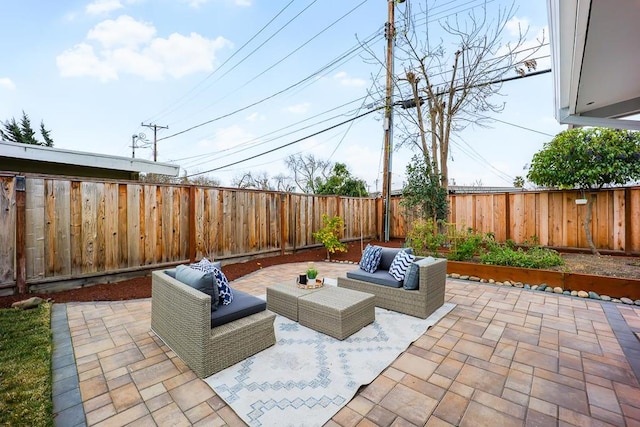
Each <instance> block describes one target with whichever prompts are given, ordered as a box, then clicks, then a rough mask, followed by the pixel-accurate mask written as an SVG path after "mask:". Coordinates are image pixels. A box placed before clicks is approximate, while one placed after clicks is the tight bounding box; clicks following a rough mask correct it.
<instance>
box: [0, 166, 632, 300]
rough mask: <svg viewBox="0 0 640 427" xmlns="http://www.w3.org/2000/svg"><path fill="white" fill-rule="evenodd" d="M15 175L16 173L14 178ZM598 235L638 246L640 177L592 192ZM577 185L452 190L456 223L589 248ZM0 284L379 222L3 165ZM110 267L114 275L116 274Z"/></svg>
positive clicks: (230, 194)
mask: <svg viewBox="0 0 640 427" xmlns="http://www.w3.org/2000/svg"><path fill="white" fill-rule="evenodd" d="M22 183H24V184H22ZM592 196H593V197H594V198H595V202H594V208H593V225H592V232H593V238H594V241H595V243H596V246H597V247H598V248H599V249H602V250H611V251H616V252H620V253H627V254H640V187H632V188H623V189H610V190H602V191H599V192H597V193H594V194H592ZM579 197H580V194H579V193H578V192H576V191H564V192H563V191H544V192H534V191H525V192H521V193H499V194H496V193H494V194H464V195H459V194H455V195H451V196H450V218H449V221H450V222H452V223H454V224H455V225H456V226H457V227H458V228H461V227H465V228H466V227H471V228H473V229H475V230H477V231H480V232H493V233H495V236H496V239H497V240H498V241H506V240H507V239H512V240H514V241H515V242H516V243H524V242H525V241H526V240H530V239H531V237H533V236H537V238H538V239H539V242H540V243H541V244H542V245H545V246H553V247H564V248H587V247H588V245H587V243H586V241H585V237H584V232H583V230H582V223H583V221H584V215H585V207H584V206H582V205H576V203H575V199H576V198H579ZM0 212H2V214H1V215H2V221H0V295H3V294H10V293H13V292H14V290H15V288H16V287H17V288H18V289H25V288H26V286H27V285H28V286H29V288H30V289H32V290H54V289H56V286H57V285H56V284H57V283H59V282H64V281H75V282H76V283H77V284H78V285H82V284H84V283H89V282H91V281H92V280H91V278H95V277H100V278H102V280H104V277H105V276H109V275H111V276H117V275H118V274H122V273H131V272H134V271H138V270H147V269H153V268H160V267H162V266H166V265H171V264H177V263H181V262H186V261H187V260H195V259H199V258H201V257H202V256H207V257H211V258H215V259H231V258H242V257H248V256H255V255H264V254H269V253H285V252H287V251H292V250H296V249H301V248H308V247H311V246H314V245H317V244H318V243H317V242H316V241H315V240H314V239H313V237H312V233H313V232H314V231H316V230H318V229H319V228H320V227H321V226H322V215H323V214H325V213H326V214H328V215H329V216H334V215H339V216H341V217H342V218H343V219H344V220H345V225H346V229H345V232H344V234H343V236H342V239H343V240H355V239H359V238H361V237H363V238H365V239H371V238H377V237H378V236H380V235H381V234H382V212H383V207H382V201H381V199H379V198H378V199H374V198H349V197H336V196H315V195H306V194H289V193H278V192H265V191H253V190H240V189H230V188H211V187H198V186H184V185H168V184H148V183H140V182H134V181H128V182H117V181H107V180H91V179H84V178H82V179H76V178H61V177H38V176H27V177H26V178H18V177H16V176H14V175H13V174H8V175H3V176H0ZM391 212H392V218H391V232H390V235H391V237H393V238H404V237H405V236H406V232H407V228H408V227H409V226H410V223H411V219H407V217H406V216H405V215H404V210H403V208H402V207H401V206H400V199H399V198H395V197H394V198H393V199H392V204H391ZM114 278H115V277H114Z"/></svg>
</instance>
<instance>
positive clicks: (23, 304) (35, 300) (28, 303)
mask: <svg viewBox="0 0 640 427" xmlns="http://www.w3.org/2000/svg"><path fill="white" fill-rule="evenodd" d="M43 302H44V300H43V299H42V298H40V297H31V298H29V299H25V300H22V301H16V302H14V303H13V304H11V307H12V308H21V309H23V310H28V309H30V308H36V307H37V306H39V305H40V304H42V303H43Z"/></svg>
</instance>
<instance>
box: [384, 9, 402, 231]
mask: <svg viewBox="0 0 640 427" xmlns="http://www.w3.org/2000/svg"><path fill="white" fill-rule="evenodd" d="M396 1H397V2H398V3H404V1H405V0H388V1H387V7H388V12H389V20H388V22H387V23H386V24H385V30H386V31H385V33H386V36H387V85H386V86H387V88H386V89H387V94H386V98H385V110H384V125H383V127H384V168H383V172H382V173H383V176H382V199H383V204H384V221H383V228H384V237H383V239H384V241H385V242H388V241H389V232H390V230H389V229H390V226H391V218H390V216H391V170H392V169H391V155H392V154H393V147H392V145H393V44H394V42H395V35H396V34H395V33H396V29H395V22H394V21H395V18H394V12H395V3H396Z"/></svg>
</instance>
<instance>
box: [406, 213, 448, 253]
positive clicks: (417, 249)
mask: <svg viewBox="0 0 640 427" xmlns="http://www.w3.org/2000/svg"><path fill="white" fill-rule="evenodd" d="M446 241H447V236H446V235H444V234H440V233H438V223H437V222H434V221H433V219H427V220H423V219H419V220H417V221H414V223H413V224H412V227H411V231H409V232H408V233H407V239H406V246H407V247H408V248H413V251H414V253H415V254H416V255H418V256H427V255H434V256H438V249H439V248H440V247H441V246H442V245H443V244H444V243H445V242H446Z"/></svg>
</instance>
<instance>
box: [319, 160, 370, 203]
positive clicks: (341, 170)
mask: <svg viewBox="0 0 640 427" xmlns="http://www.w3.org/2000/svg"><path fill="white" fill-rule="evenodd" d="M316 194H333V195H338V196H351V197H362V196H366V195H367V194H368V191H367V186H366V184H365V182H364V181H363V180H361V179H358V178H355V177H353V176H352V175H351V172H349V169H347V165H345V164H344V163H336V164H335V165H334V166H333V173H332V174H331V175H330V176H329V177H328V178H327V180H326V181H324V182H319V183H317V185H316Z"/></svg>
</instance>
